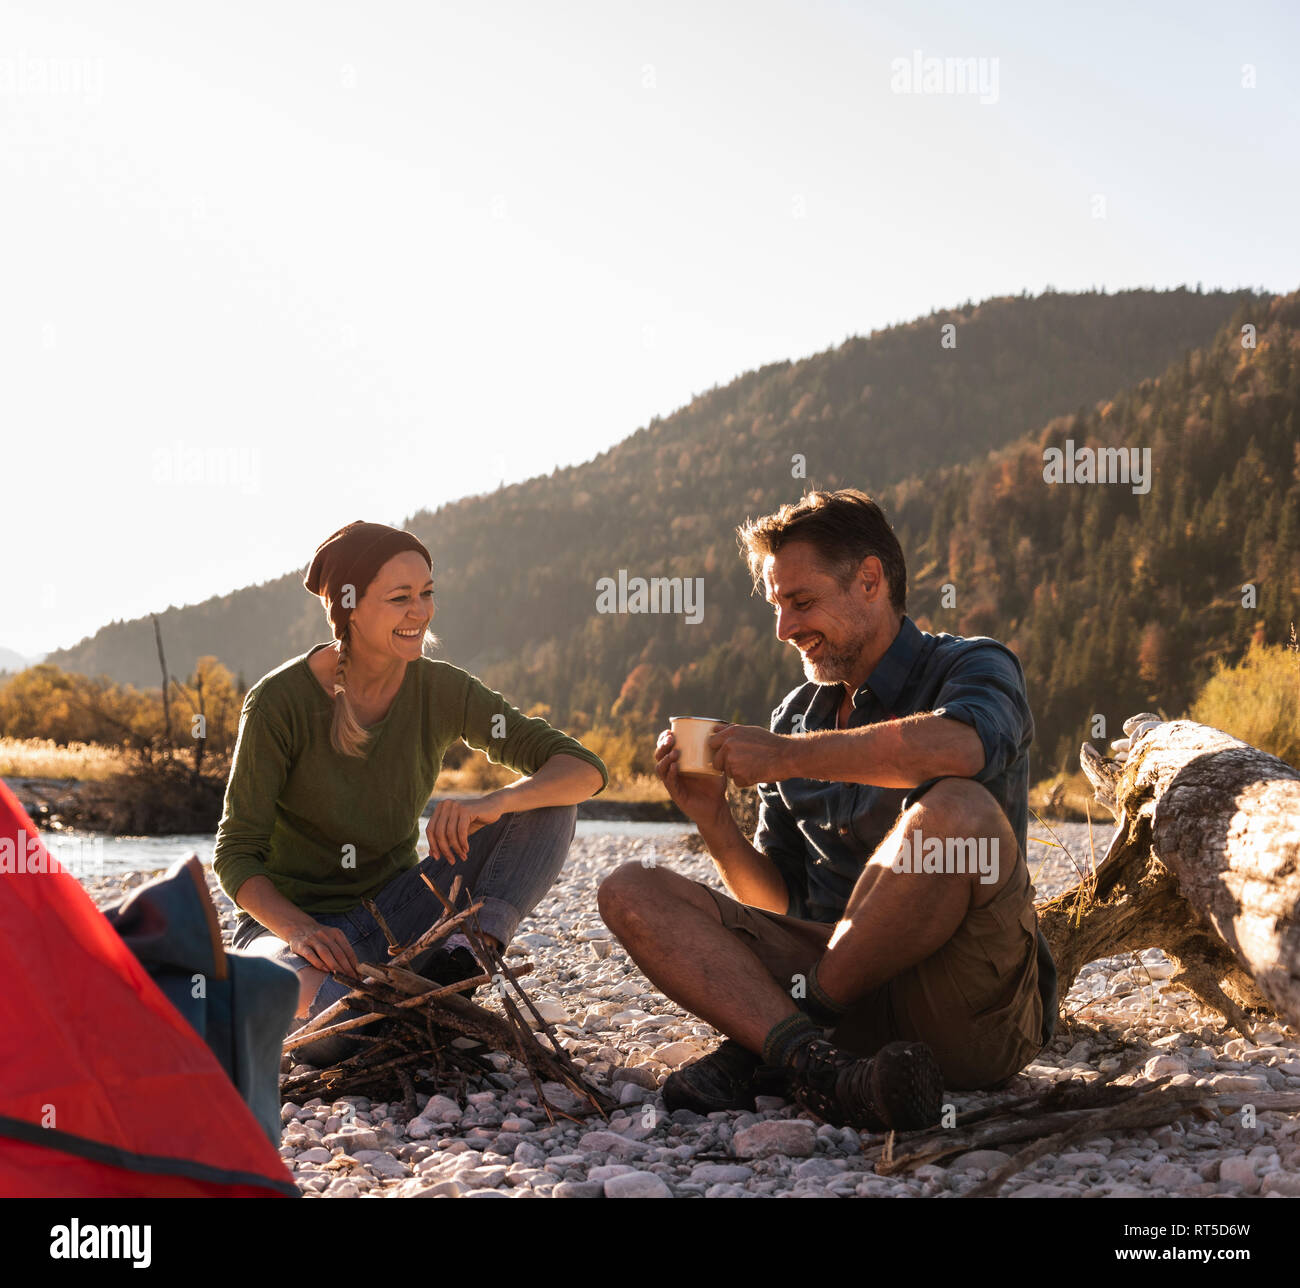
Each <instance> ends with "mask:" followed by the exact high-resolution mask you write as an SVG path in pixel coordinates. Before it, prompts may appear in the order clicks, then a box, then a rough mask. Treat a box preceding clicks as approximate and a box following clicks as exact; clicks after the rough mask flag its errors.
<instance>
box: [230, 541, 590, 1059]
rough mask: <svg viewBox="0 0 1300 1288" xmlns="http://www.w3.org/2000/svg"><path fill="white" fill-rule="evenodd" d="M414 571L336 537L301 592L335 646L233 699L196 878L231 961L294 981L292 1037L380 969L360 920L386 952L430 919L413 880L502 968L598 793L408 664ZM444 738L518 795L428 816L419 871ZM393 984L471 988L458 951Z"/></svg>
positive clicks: (417, 619) (496, 697) (547, 731)
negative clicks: (468, 928)
mask: <svg viewBox="0 0 1300 1288" xmlns="http://www.w3.org/2000/svg"><path fill="white" fill-rule="evenodd" d="M432 563H433V561H432V559H431V558H430V556H429V552H428V550H426V549H425V547H424V545H423V544H422V543H421V542H420V540H419V539H418V538H417V537H415V536H413V535H412V534H411V533H409V532H403V531H401V530H400V529H397V528H390V527H388V526H386V525H385V524H381V523H363V522H361V521H360V520H358V521H357V522H356V523H350V524H348V526H347V527H345V528H340V529H339V531H337V532H335V533H334V534H333V535H332V536H330V537H328V538H327V539H326V540H325V541H324V542H322V544H321V545H320V546H319V547H318V548H317V550H316V554H315V558H314V559H313V560H312V563H311V567H310V568H309V569H308V571H307V575H306V577H305V578H304V580H303V584H304V585H305V586H306V587H307V589H308V590H309V591H311V593H312V594H314V595H319V596H320V598H321V600H322V601H323V602H324V605H325V610H326V613H327V615H328V617H329V622H330V626H331V628H332V631H333V634H334V641H333V643H330V644H318V645H316V646H315V647H314V648H312V649H311V650H310V651H309V652H308V653H306V654H304V655H303V656H302V657H298V658H294V659H292V660H291V661H288V662H286V663H284V665H283V666H280V667H278V668H277V669H276V670H274V671H272V672H271V673H270V674H269V675H266V676H264V677H263V678H262V679H261V680H259V681H258V682H257V683H256V684H255V685H254V686H253V687H252V688H251V689H250V690H249V691H248V695H247V696H246V698H245V699H244V707H243V713H242V715H241V717H240V723H239V737H238V741H237V742H236V745H235V755H234V763H233V765H232V767H231V771H230V781H229V783H228V784H227V787H226V799H225V809H224V811H223V814H222V819H221V824H220V827H219V828H218V831H217V844H216V854H215V857H214V859H213V867H214V869H215V870H216V873H217V876H218V878H219V879H220V881H221V885H222V888H223V889H224V890H225V891H226V893H227V894H228V895H229V896H230V897H231V899H233V900H234V901H235V903H236V904H237V905H238V906H239V907H240V908H241V909H242V911H241V913H240V916H239V920H238V923H237V925H236V928H235V934H234V939H233V947H235V948H237V949H238V948H246V949H248V950H249V951H252V952H257V953H262V954H265V955H267V956H269V957H272V958H273V959H274V960H276V961H279V962H282V963H283V964H285V965H287V966H289V967H291V968H292V969H293V970H295V971H297V973H298V980H299V1005H298V1016H297V1018H298V1019H299V1020H307V1019H310V1018H312V1017H313V1016H315V1015H318V1014H319V1013H320V1012H321V1011H322V1010H324V1009H325V1008H326V1007H327V1006H330V1005H332V1004H333V1003H334V1002H335V1001H337V1000H338V999H339V998H340V997H342V996H343V995H344V994H345V993H346V992H347V988H346V987H345V986H344V985H342V984H340V983H338V982H337V981H335V980H332V979H329V978H328V975H329V973H330V972H334V971H341V972H346V973H348V974H351V975H355V974H356V973H357V970H358V963H359V962H364V961H371V962H385V961H387V960H388V944H387V940H386V938H385V936H384V933H383V931H382V929H381V928H380V927H379V926H378V925H377V924H376V922H375V919H374V918H373V917H372V916H371V914H370V913H369V912H368V911H367V909H366V908H365V906H364V904H363V900H366V899H373V900H374V902H375V904H376V905H377V907H378V908H379V911H380V915H381V916H382V917H383V920H384V921H385V922H386V923H387V925H388V927H389V929H390V930H391V931H392V932H393V934H394V936H395V937H396V938H397V939H398V940H399V941H400V942H401V943H403V944H406V943H409V942H411V941H412V940H414V939H415V938H416V937H417V936H418V935H420V934H421V933H423V932H424V931H425V930H427V929H428V928H429V926H431V925H432V924H433V923H434V922H435V921H436V920H437V919H438V917H439V916H440V915H441V914H442V911H443V908H442V905H441V903H439V901H438V900H437V898H436V897H435V896H434V895H433V893H432V892H431V891H430V890H429V889H428V887H427V886H426V885H425V884H424V882H423V881H422V880H421V878H420V874H421V873H422V872H423V873H427V874H428V876H429V879H430V880H431V881H433V882H434V884H435V885H436V886H437V887H438V888H439V889H440V890H442V891H443V892H444V893H447V892H448V891H449V890H450V887H451V884H452V881H453V879H454V878H455V876H456V874H457V873H461V874H462V876H463V884H464V886H465V887H466V888H467V889H468V890H470V891H472V893H473V896H474V898H475V899H476V900H482V902H483V908H482V909H481V910H480V912H479V914H478V920H479V925H480V927H481V929H482V930H483V932H484V933H485V935H486V936H487V937H489V938H491V939H492V940H493V941H495V944H496V946H497V947H498V948H499V949H504V948H505V946H506V944H508V943H509V942H510V939H511V937H512V936H513V935H514V933H515V930H516V928H517V927H518V925H519V922H520V921H521V920H522V918H524V917H525V916H527V915H528V913H529V912H530V911H531V910H532V909H533V908H534V907H535V906H536V905H537V903H538V901H539V900H540V899H541V898H542V896H543V895H544V894H545V893H546V891H547V890H548V889H550V887H551V885H552V884H553V883H554V881H555V878H556V876H557V875H558V873H559V871H560V868H561V866H562V865H563V863H564V859H565V856H566V854H567V853H568V849H569V844H570V842H571V841H572V839H573V832H574V825H575V820H576V817H577V811H576V809H575V806H576V804H577V802H578V801H581V800H585V799H587V797H589V796H593V795H595V794H596V793H597V792H599V791H601V790H602V789H603V788H604V787H605V786H606V784H607V783H608V775H607V773H606V771H605V766H604V764H603V763H602V762H601V760H600V759H599V757H597V756H595V755H593V754H592V753H591V752H589V751H587V750H586V748H584V747H583V746H581V745H580V744H579V743H578V742H576V741H574V739H572V738H570V737H568V735H566V734H563V733H561V732H560V731H559V730H557V729H553V728H551V726H550V725H548V724H547V723H546V722H545V721H544V720H539V719H536V718H528V717H525V716H524V715H523V714H521V713H520V712H519V711H518V710H517V709H516V708H514V707H512V706H511V705H510V704H509V703H508V702H507V701H506V700H505V699H504V698H503V697H502V696H501V695H500V694H499V693H494V692H493V691H492V690H490V689H488V688H487V687H486V686H485V685H484V684H482V683H481V682H480V681H479V680H477V679H475V678H474V677H473V676H471V675H468V674H467V673H466V672H464V671H462V670H460V669H459V668H457V667H454V666H451V665H449V664H448V663H446V662H436V661H433V660H431V659H429V658H426V657H424V656H423V644H424V641H425V639H426V637H428V638H429V639H430V640H432V639H433V637H432V636H430V635H428V627H429V622H430V621H431V620H432V617H433V578H432V576H431V573H432ZM458 738H463V739H464V740H465V741H466V742H467V743H469V744H470V746H472V747H478V748H480V749H482V750H484V751H486V752H487V753H488V755H489V756H490V757H491V758H492V759H493V760H495V761H498V762H500V763H502V764H505V765H508V766H509V767H510V768H511V769H513V770H515V771H516V772H517V773H520V774H525V775H528V777H525V778H521V779H518V780H517V781H515V782H513V783H511V784H510V785H509V786H507V787H503V788H501V789H499V790H498V791H494V792H489V793H487V795H485V796H482V797H479V798H478V799H476V800H465V801H447V800H445V801H440V802H439V803H438V805H437V807H436V808H435V810H434V812H433V817H432V818H431V820H430V822H429V825H428V829H427V835H428V839H429V855H428V857H427V858H426V859H424V860H423V861H422V862H421V861H419V860H418V859H417V856H416V840H417V837H418V835H419V830H418V829H419V823H420V815H421V813H422V811H423V809H424V806H425V804H426V803H427V802H428V800H429V797H430V795H431V793H432V791H433V784H434V780H435V779H436V778H437V776H438V772H439V770H440V768H441V766H442V758H443V753H444V752H445V751H446V750H447V747H448V746H449V745H450V744H451V743H452V742H454V741H456V740H457V739H458ZM458 938H459V937H458ZM435 953H436V954H438V956H437V957H434V956H433V954H435ZM409 965H410V968H411V969H414V970H420V971H422V972H423V973H424V974H426V975H429V976H431V977H433V978H438V979H445V980H454V979H463V978H466V977H467V976H469V975H473V974H477V973H479V964H478V963H476V962H474V960H473V959H472V957H471V956H470V955H469V944H468V941H465V940H464V939H460V942H459V945H457V943H456V942H455V940H450V941H448V944H447V945H444V946H441V947H439V948H436V949H434V950H431V952H430V953H429V954H425V955H423V956H422V957H420V958H417V959H415V960H414V961H413V962H411V963H409ZM340 1044H342V1045H340ZM347 1049H348V1042H347V1039H346V1037H344V1036H343V1035H335V1036H334V1037H333V1038H325V1039H323V1040H322V1041H320V1042H317V1043H313V1044H312V1045H311V1046H308V1047H304V1048H303V1049H302V1054H303V1057H304V1058H306V1059H310V1060H312V1061H313V1062H319V1061H322V1060H324V1061H332V1060H336V1059H338V1058H339V1057H340V1055H342V1054H344V1053H345V1052H346V1051H347Z"/></svg>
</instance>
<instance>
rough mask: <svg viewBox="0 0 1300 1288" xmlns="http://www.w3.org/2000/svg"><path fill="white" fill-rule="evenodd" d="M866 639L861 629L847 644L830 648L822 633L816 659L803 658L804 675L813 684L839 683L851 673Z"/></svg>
mask: <svg viewBox="0 0 1300 1288" xmlns="http://www.w3.org/2000/svg"><path fill="white" fill-rule="evenodd" d="M868 639H869V636H868V634H867V632H866V631H863V632H862V634H861V635H859V636H855V637H854V638H853V639H851V640H850V641H849V642H848V643H847V644H844V645H842V646H841V647H839V648H832V647H831V642H830V640H828V639H827V638H826V637H825V636H824V635H823V636H822V652H821V656H820V657H818V658H817V660H816V661H812V660H810V659H808V658H804V659H803V673H804V675H805V676H807V678H808V679H810V680H812V681H813V682H814V683H815V684H839V683H841V682H843V681H844V680H847V679H848V678H849V677H850V676H851V675H852V674H853V668H854V667H856V666H857V664H858V659H859V658H860V657H861V656H862V650H863V649H864V648H865V647H866V645H867V640H868Z"/></svg>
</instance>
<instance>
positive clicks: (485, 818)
mask: <svg viewBox="0 0 1300 1288" xmlns="http://www.w3.org/2000/svg"><path fill="white" fill-rule="evenodd" d="M505 812H506V810H505V803H504V802H503V801H502V800H501V799H500V797H499V796H498V794H497V793H496V792H489V793H488V794H487V795H486V796H480V797H478V798H477V799H474V800H465V801H451V800H447V801H439V802H438V803H437V804H436V805H435V806H434V807H433V817H432V818H430V819H429V826H428V827H426V828H425V829H424V834H425V836H427V837H428V838H429V853H430V854H431V855H433V857H434V858H436V859H445V860H446V861H447V862H448V863H455V862H456V860H457V859H468V858H469V838H470V837H471V836H473V835H474V833H475V832H477V831H478V830H479V829H480V828H483V827H487V826H488V825H489V824H492V823H495V822H496V821H497V819H499V818H500V817H501V815H502V814H504V813H505Z"/></svg>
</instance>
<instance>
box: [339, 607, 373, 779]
mask: <svg viewBox="0 0 1300 1288" xmlns="http://www.w3.org/2000/svg"><path fill="white" fill-rule="evenodd" d="M351 636H352V629H351V624H350V623H349V625H348V628H347V629H346V630H345V631H344V632H343V636H342V638H341V639H340V640H339V664H338V666H337V667H335V669H334V721H333V723H332V724H331V725H330V745H331V746H333V748H334V750H335V751H337V752H338V753H339V754H340V755H341V756H357V757H364V756H365V754H366V748H367V747H368V746H369V745H370V734H369V732H368V731H367V730H366V729H365V727H364V726H363V725H362V724H361V722H360V721H359V720H358V719H357V717H356V713H355V712H354V711H353V710H352V700H351V699H350V698H349V697H348V663H349V662H350V661H351V660H352V645H351Z"/></svg>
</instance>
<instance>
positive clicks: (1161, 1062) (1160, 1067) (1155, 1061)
mask: <svg viewBox="0 0 1300 1288" xmlns="http://www.w3.org/2000/svg"><path fill="white" fill-rule="evenodd" d="M1142 1072H1143V1074H1144V1075H1145V1076H1146V1077H1148V1078H1163V1077H1164V1076H1165V1075H1166V1074H1169V1075H1170V1076H1172V1075H1173V1074H1175V1073H1186V1072H1187V1065H1186V1063H1185V1062H1184V1061H1182V1060H1180V1059H1179V1058H1178V1057H1177V1056H1176V1055H1153V1056H1152V1057H1151V1059H1149V1060H1148V1061H1147V1062H1146V1064H1145V1065H1144V1066H1143V1069H1142Z"/></svg>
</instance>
